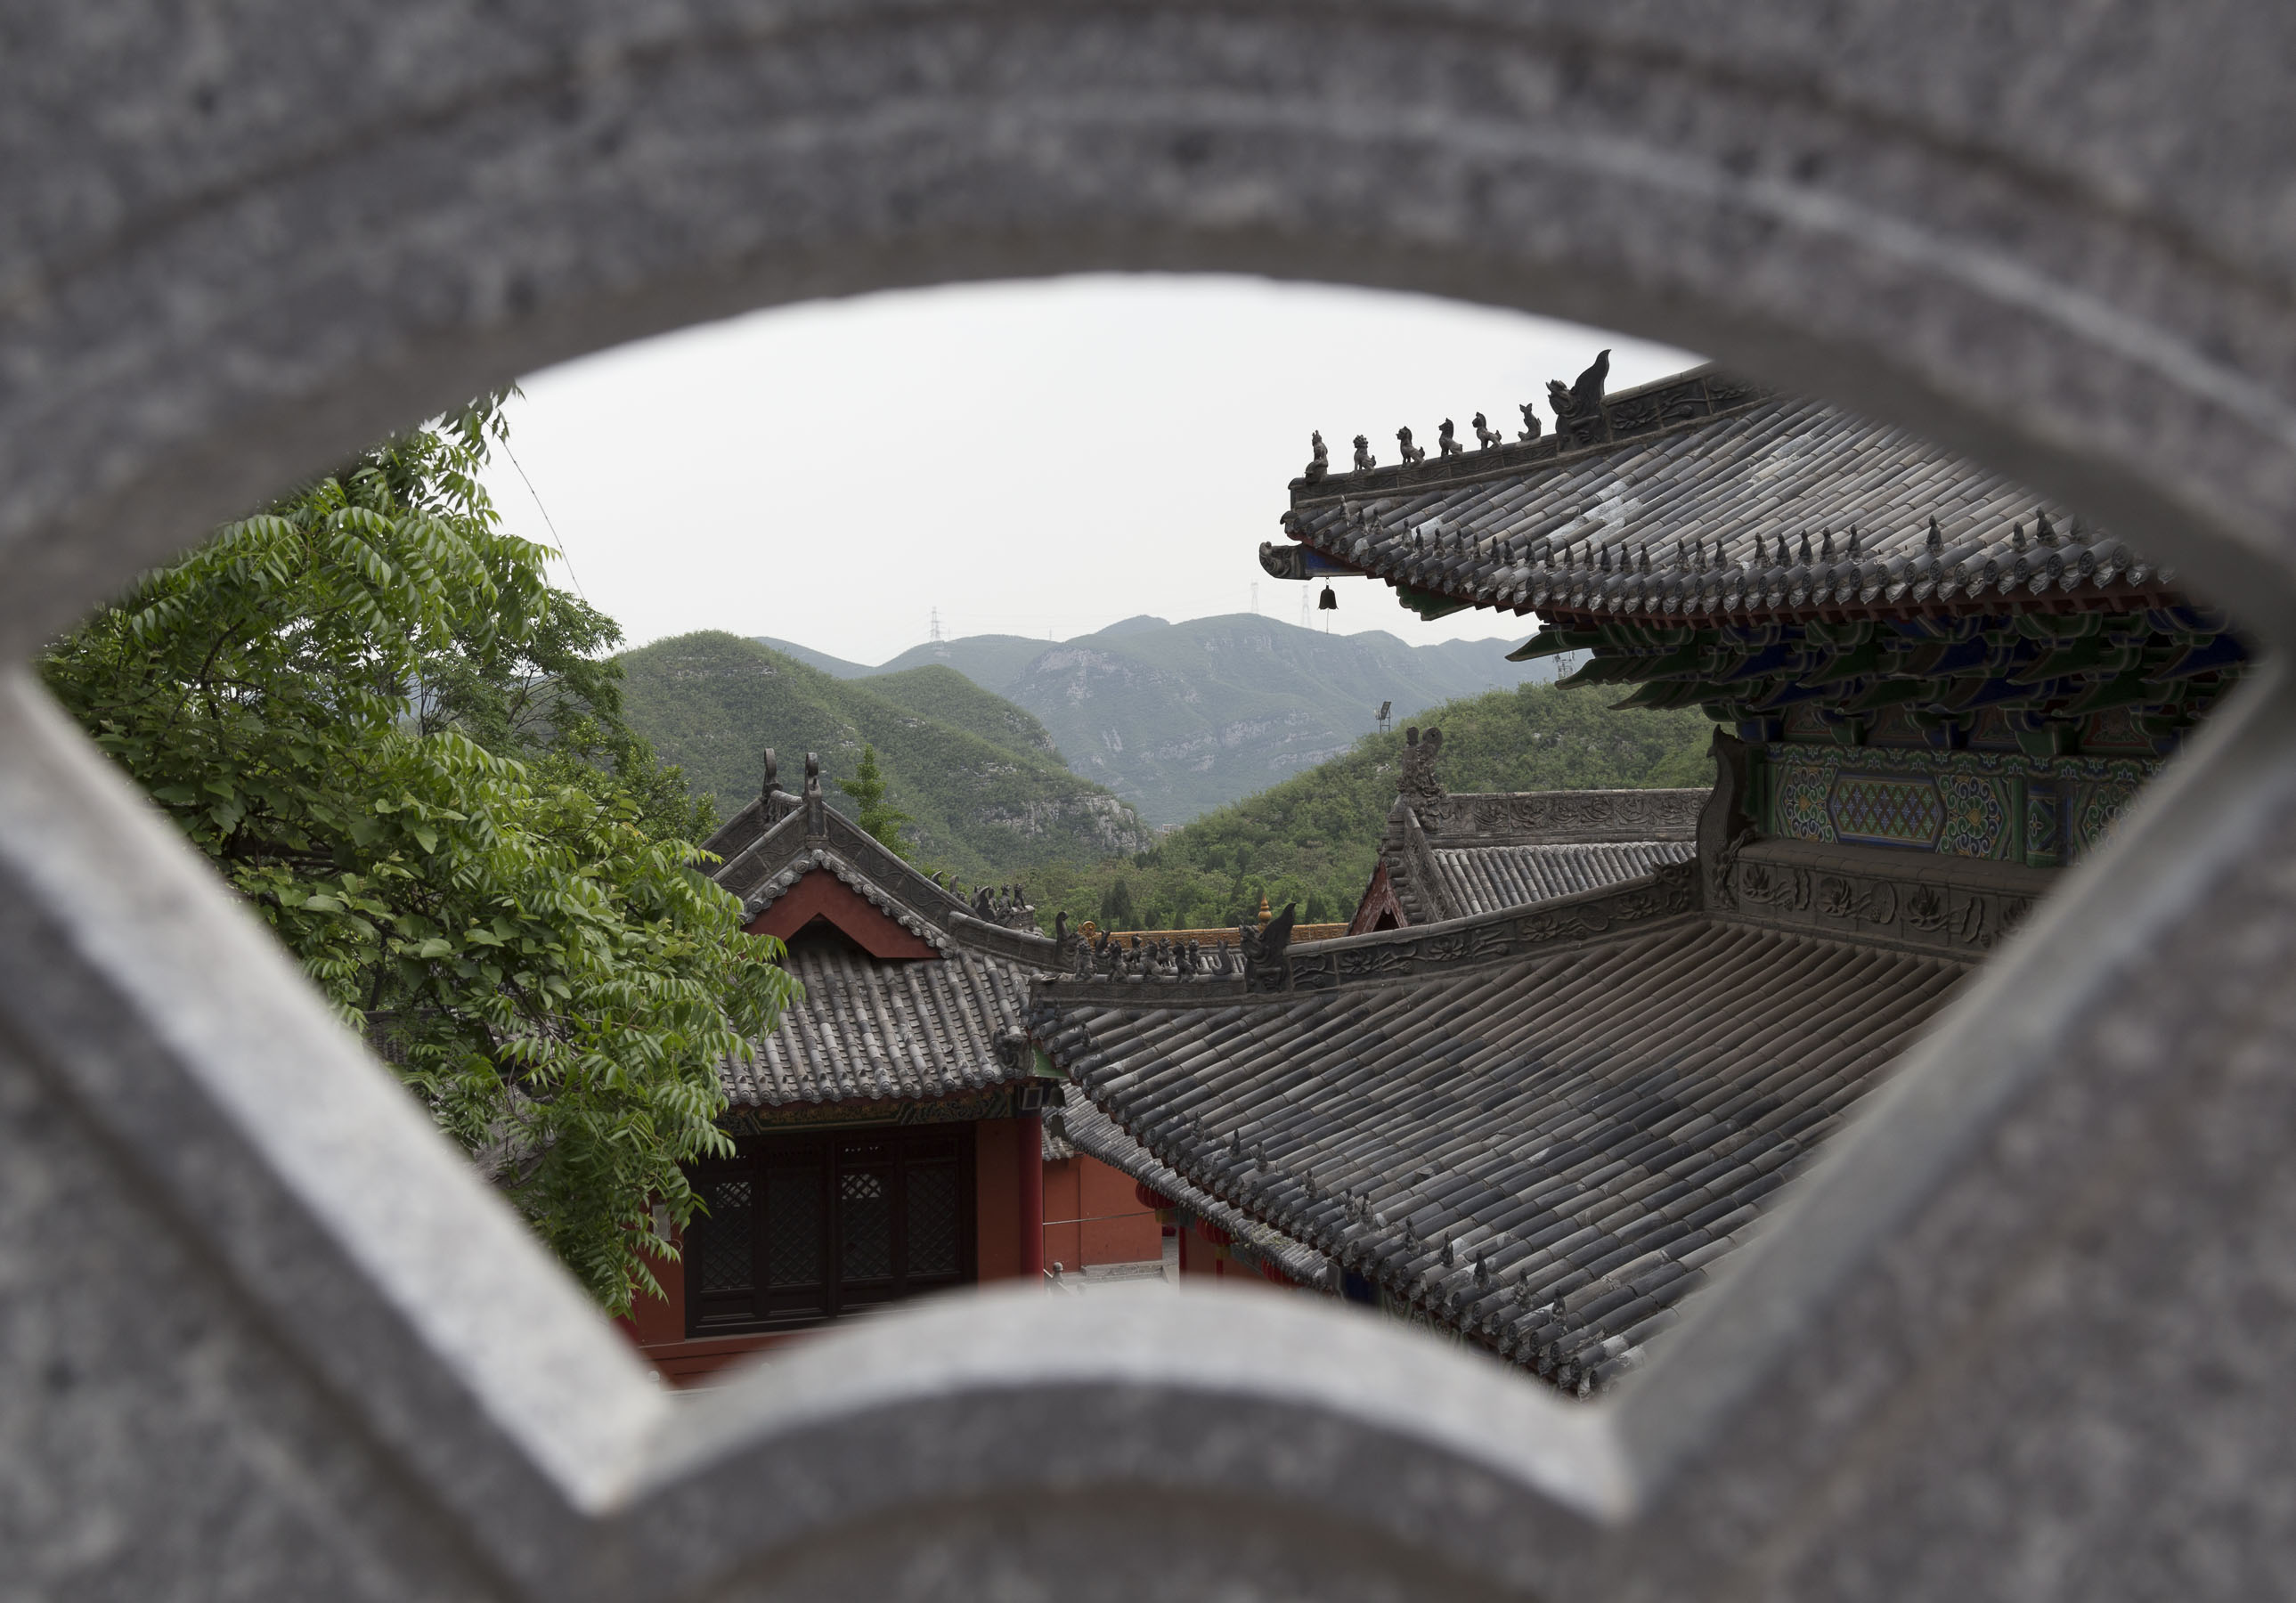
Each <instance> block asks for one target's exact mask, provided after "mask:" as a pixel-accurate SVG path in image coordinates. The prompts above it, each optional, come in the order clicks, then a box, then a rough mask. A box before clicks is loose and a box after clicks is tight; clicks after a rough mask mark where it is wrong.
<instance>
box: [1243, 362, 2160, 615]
mask: <svg viewBox="0 0 2296 1603" xmlns="http://www.w3.org/2000/svg"><path fill="white" fill-rule="evenodd" d="M1583 382H1584V380H1583V379H1582V383H1583ZM1564 429H1568V430H1569V432H1568V433H1564V432H1562V430H1564ZM1291 493H1292V506H1291V510H1290V511H1287V512H1286V513H1285V514H1284V518H1283V523H1284V528H1285V530H1286V532H1287V533H1289V534H1290V535H1291V536H1292V538H1293V539H1294V540H1295V541H1297V542H1299V543H1300V544H1298V545H1296V546H1289V547H1287V546H1275V545H1267V546H1263V547H1262V548H1261V552H1260V560H1261V563H1262V565H1263V566H1265V567H1266V568H1267V570H1268V571H1269V572H1270V573H1272V574H1275V576H1276V577H1288V578H1306V577H1309V575H1310V573H1311V572H1325V571H1335V570H1337V571H1356V572H1361V573H1365V574H1370V575H1372V576H1374V577H1378V578H1382V579H1384V580H1386V581H1387V582H1388V583H1389V584H1390V585H1394V586H1396V587H1397V588H1398V591H1399V592H1400V593H1401V599H1403V600H1404V601H1405V602H1406V605H1411V606H1414V607H1415V608H1416V609H1419V610H1422V611H1423V612H1427V613H1429V614H1430V615H1431V616H1433V615H1439V614H1440V613H1441V612H1443V611H1447V610H1452V609H1456V608H1458V607H1462V606H1475V607H1488V608H1495V609H1512V610H1513V611H1517V612H1522V611H1528V610H1530V609H1538V610H1540V611H1541V612H1545V613H1548V614H1550V615H1553V614H1564V615H1572V614H1575V615H1583V616H1586V617H1636V616H1639V617H1665V618H1672V619H1683V618H1700V617H1705V618H1716V617H1740V618H1762V617H1768V618H1777V617H1796V616H1801V615H1806V614H1809V613H1813V612H1818V611H1827V612H1833V613H1837V614H1838V613H1839V612H1840V611H1841V609H1859V608H1864V609H1923V608H1932V607H1946V608H1951V607H1956V606H1966V605H1968V604H1970V603H1972V602H1983V603H1984V604H1985V605H1987V606H1989V607H1991V608H1994V609H2001V608H2004V607H2009V608H2014V607H2018V606H2031V607H2046V606H2052V605H2057V606H2063V605H2082V606H2094V605H2108V606H2136V605H2141V604H2144V602H2146V601H2159V600H2161V599H2163V598H2164V597H2166V596H2167V595H2168V593H2169V592H2168V586H2169V580H2170V578H2171V577H2172V576H2169V575H2167V574H2165V573H2163V572H2161V570H2159V569H2157V568H2153V567H2152V566H2151V565H2149V564H2147V563H2146V562H2145V561H2144V560H2143V559H2142V558H2141V557H2139V556H2137V555H2136V554H2135V553H2133V552H2130V551H2129V550H2128V548H2127V547H2126V546H2125V545H2123V544H2121V543H2120V541H2118V540H2116V539H2114V538H2113V537H2112V536H2111V535H2110V534H2109V533H2108V532H2106V531H2105V530H2103V529H2101V528H2095V527H2093V526H2091V525H2088V524H2087V523H2085V522H2084V521H2083V520H2082V519H2079V518H2078V517H2076V516H2074V515H2073V513H2072V512H2071V510H2070V509H2068V508H2065V507H2063V506H2062V505H2059V504H2057V503H2054V502H2050V501H2047V500H2046V499H2045V498H2043V497H2040V496H2038V495H2034V494H2033V493H2032V492H2031V491H2030V490H2027V489H2025V488H2023V487H2020V486H2019V485H2017V484H2015V483H2013V482H2012V481H2011V480H2009V479H2006V478H2002V477H2001V476H2000V475H1998V474H1997V473H1993V472H1990V471H1989V470H1985V469H1982V468H1980V467H1978V466H1976V465H1975V464H1973V463H1971V462H1964V461H1962V460H1961V459H1959V458H1957V457H1954V456H1951V455H1948V454H1946V453H1944V452H1941V451H1939V449H1937V448H1936V447H1935V446H1931V445H1929V444H1927V443H1925V442H1924V441H1923V440H1921V439H1919V438H1915V436H1913V435H1911V434H1908V433H1907V431H1906V430H1904V429H1899V428H1896V427H1894V426H1891V425H1888V424H1882V423H1874V422H1868V421H1866V420H1865V419H1863V418H1859V417H1856V416H1853V415H1852V414H1850V413H1846V412H1842V411H1841V410H1839V409H1838V408H1835V407H1833V406H1830V405H1825V404H1823V403H1821V402H1816V401H1809V400H1802V399H1798V398H1795V397H1787V396H1782V395H1776V394H1773V393H1770V392H1767V391H1765V390H1763V389H1760V388H1758V387H1756V386H1754V385H1751V384H1750V383H1748V382H1746V381H1745V380H1740V379H1736V378H1734V377H1732V376H1730V375H1728V374H1726V373H1724V372H1720V371H1719V370H1718V369H1716V368H1712V367H1702V368H1698V369H1695V370H1693V371H1692V372H1687V373H1682V374H1678V375H1677V376H1676V377H1674V378H1671V379H1666V380H1660V381H1659V382H1657V383H1655V384H1648V385H1644V386H1643V387H1641V388H1637V389H1632V390H1627V391H1623V392H1621V393H1620V394H1618V395H1615V396H1610V397H1603V400H1602V403H1601V408H1600V417H1599V420H1597V419H1595V418H1594V416H1593V414H1591V413H1590V414H1588V417H1587V418H1586V419H1571V418H1565V419H1563V420H1562V422H1561V423H1559V424H1558V433H1557V434H1556V435H1553V436H1549V437H1547V438H1542V439H1538V440H1534V441H1531V442H1529V443H1521V444H1515V445H1494V446H1490V447H1488V449H1484V450H1480V451H1476V450H1469V451H1464V452H1463V453H1461V454H1454V455H1447V456H1440V457H1437V458H1434V459H1432V460H1430V461H1427V462H1420V463H1417V464H1414V465H1406V466H1401V467H1389V468H1380V469H1375V470H1371V471H1368V472H1357V473H1347V474H1332V475H1329V476H1327V477H1325V478H1321V479H1312V478H1301V479H1295V480H1293V481H1292V487H1291Z"/></svg>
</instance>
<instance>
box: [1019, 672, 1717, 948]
mask: <svg viewBox="0 0 2296 1603" xmlns="http://www.w3.org/2000/svg"><path fill="white" fill-rule="evenodd" d="M1611 699H1612V693H1611V692H1606V691H1601V690H1558V689H1556V688H1555V687H1554V685H1551V684H1527V685H1523V686H1521V687H1520V688H1518V689H1515V690H1513V691H1492V692H1490V693H1488V694H1485V695H1481V696H1475V697H1472V698H1469V699H1464V700H1460V701H1455V702H1452V703H1450V704H1448V705H1447V706H1444V707H1435V708H1431V709H1430V710H1429V711H1428V712H1426V713H1425V714H1423V716H1421V718H1420V719H1419V720H1418V722H1419V723H1421V724H1433V725H1438V726H1439V727H1440V728H1441V729H1442V731H1443V735H1444V744H1443V780H1444V783H1445V786H1446V788H1447V789H1452V790H1544V789H1599V788H1602V787H1606V786H1632V787H1641V786H1665V785H1705V784H1710V783H1711V782H1712V780H1713V764H1712V760H1711V759H1710V757H1708V756H1707V742H1708V740H1709V736H1710V731H1711V729H1712V727H1713V726H1712V725H1711V724H1709V723H1708V722H1707V720H1706V719H1705V717H1704V716H1702V715H1701V714H1699V713H1697V712H1694V711H1691V712H1678V713H1652V712H1616V711H1613V710H1611V707H1610V706H1609V703H1610V701H1611ZM1402 750H1403V735H1402V733H1401V732H1399V731H1398V732H1390V733H1388V734H1384V735H1370V736H1366V737H1365V738H1364V739H1362V740H1358V741H1357V742H1356V745H1355V748H1354V749H1353V750H1351V751H1349V753H1348V754H1347V755H1345V756H1344V757H1337V758H1334V759H1333V760H1332V761H1330V762H1328V763H1325V764H1324V765H1321V766H1320V767H1317V768H1315V769H1311V770H1310V771H1309V772H1308V773H1302V774H1300V775H1298V776H1297V777H1296V778H1293V779H1290V780H1286V781H1284V782H1283V783H1282V784H1279V785H1277V786H1275V787H1274V788H1273V789H1268V790H1265V791H1262V792H1261V793H1260V794H1259V795H1257V796H1253V797H1246V798H1245V799H1244V800H1242V801H1241V802H1237V803H1234V804H1233V805H1231V806H1226V807H1222V808H1220V809H1219V810H1218V811H1217V812H1214V813H1209V814H1205V815H1204V816H1203V817H1201V818H1200V819H1198V820H1196V822H1193V823H1191V824H1188V825H1185V827H1183V828H1181V829H1178V830H1173V831H1172V832H1170V833H1169V834H1167V835H1165V836H1164V837H1163V838H1161V839H1160V841H1158V842H1157V843H1156V845H1155V846H1152V848H1150V849H1149V850H1147V851H1144V852H1140V853H1137V854H1136V855H1133V856H1131V857H1129V858H1123V859H1115V860H1111V861H1108V862H1103V863H1099V864H1097V865H1095V866H1093V867H1091V868H1088V869H1078V870H1066V869H1063V870H1060V871H1055V872H1052V873H1045V874H1040V875H1039V876H1038V877H1037V879H1035V880H1033V881H1032V882H1031V883H1030V885H1029V894H1030V896H1032V897H1033V898H1034V899H1035V900H1036V902H1037V905H1038V906H1039V908H1040V909H1041V910H1042V912H1043V916H1044V919H1045V920H1046V924H1047V925H1048V926H1049V924H1050V922H1051V920H1052V915H1053V912H1054V910H1055V909H1056V908H1065V909H1066V910H1067V912H1068V913H1069V916H1070V920H1071V921H1077V920H1082V919H1085V918H1092V919H1095V920H1101V919H1102V918H1103V913H1104V912H1106V911H1109V910H1110V904H1111V900H1112V901H1113V902H1114V904H1115V906H1114V911H1116V912H1119V914H1120V913H1122V912H1123V909H1124V908H1125V907H1127V906H1128V907H1129V908H1130V909H1131V912H1130V913H1129V915H1128V916H1125V917H1122V918H1120V919H1119V922H1123V923H1130V924H1136V926H1137V927H1140V928H1204V927H1209V926H1211V925H1215V924H1231V923H1233V922H1234V920H1236V918H1237V917H1238V916H1240V915H1241V914H1242V913H1243V912H1247V911H1256V910H1257V909H1258V907H1259V898H1260V897H1261V896H1262V895H1265V896H1267V898H1268V900H1269V902H1270V904H1272V905H1274V906H1275V907H1281V906H1283V904H1284V903H1285V902H1286V901H1292V900H1296V901H1298V902H1299V903H1300V904H1301V912H1300V921H1301V922H1302V923H1318V922H1323V921H1325V920H1339V919H1344V918H1347V917H1348V916H1349V914H1350V913H1352V912H1354V911H1355V905H1356V900H1357V896H1359V895H1360V894H1361V893H1362V890H1363V887H1364V885H1365V881H1366V880H1368V879H1369V878H1370V876H1371V871H1372V867H1373V864H1374V862H1375V860H1376V858H1377V855H1378V846H1379V832H1380V827H1381V825H1382V822H1384V821H1385V819H1386V817H1387V811H1388V808H1389V807H1390V806H1391V805H1392V804H1393V803H1394V800H1395V789H1396V779H1397V776H1398V771H1399V769H1400V766H1401V762H1402Z"/></svg>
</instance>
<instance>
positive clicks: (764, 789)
mask: <svg viewBox="0 0 2296 1603" xmlns="http://www.w3.org/2000/svg"><path fill="white" fill-rule="evenodd" d="M779 772H780V767H779V765H778V764H776V763H775V761H774V748H772V747H770V746H768V747H767V748H766V782H765V784H764V785H763V786H761V787H760V788H759V789H758V795H760V796H771V795H772V794H773V793H774V792H775V790H776V789H779V787H778V786H776V785H775V782H774V781H775V777H776V776H777V775H778V773H779Z"/></svg>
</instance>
